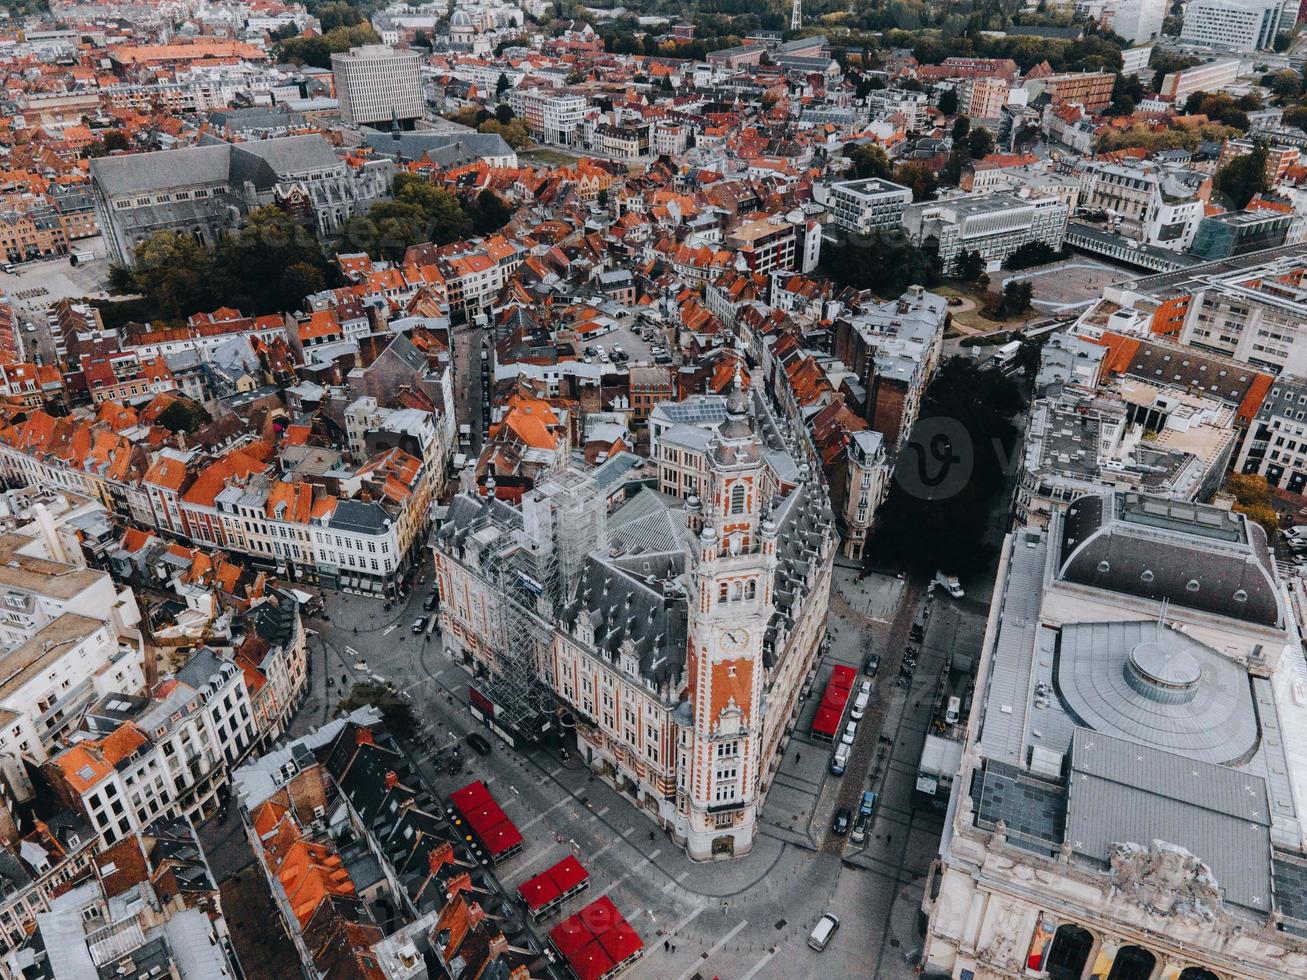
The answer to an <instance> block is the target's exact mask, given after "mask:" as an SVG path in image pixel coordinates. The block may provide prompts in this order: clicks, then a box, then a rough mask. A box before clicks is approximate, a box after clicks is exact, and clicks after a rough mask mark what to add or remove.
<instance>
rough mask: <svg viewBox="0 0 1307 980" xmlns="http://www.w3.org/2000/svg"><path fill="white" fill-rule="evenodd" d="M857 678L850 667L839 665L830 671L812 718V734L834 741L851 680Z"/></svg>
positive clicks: (846, 703)
mask: <svg viewBox="0 0 1307 980" xmlns="http://www.w3.org/2000/svg"><path fill="white" fill-rule="evenodd" d="M857 679H858V672H857V671H855V670H854V669H853V668H852V667H845V666H843V665H840V666H838V667H836V668H835V669H834V670H832V671H831V674H830V680H829V681H827V682H826V690H825V691H824V692H823V693H822V696H821V704H820V705H819V706H818V707H817V713H816V714H815V715H814V716H813V718H812V730H811V731H812V735H813V737H814V738H819V739H823V740H824V741H827V742H833V741H835V735H836V733H837V732H838V731H839V730H840V719H841V718H843V717H844V709H845V708H846V707H847V706H848V703H849V694H850V693H851V692H852V690H853V682H854V681H856V680H857Z"/></svg>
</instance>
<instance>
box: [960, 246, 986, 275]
mask: <svg viewBox="0 0 1307 980" xmlns="http://www.w3.org/2000/svg"><path fill="white" fill-rule="evenodd" d="M984 271H985V263H984V260H983V259H981V257H980V253H979V252H977V251H975V250H974V249H973V250H970V251H968V250H967V249H963V250H962V251H961V252H960V253H959V254H958V263H957V277H958V278H959V279H962V280H964V281H965V282H975V281H976V280H977V279H979V278H980V274H981V273H982V272H984Z"/></svg>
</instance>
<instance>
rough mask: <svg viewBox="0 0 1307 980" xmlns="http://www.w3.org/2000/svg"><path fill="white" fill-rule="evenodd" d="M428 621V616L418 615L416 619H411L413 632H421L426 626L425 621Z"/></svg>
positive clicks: (429, 619) (429, 618)
mask: <svg viewBox="0 0 1307 980" xmlns="http://www.w3.org/2000/svg"><path fill="white" fill-rule="evenodd" d="M430 621H431V617H430V616H419V617H418V618H417V619H415V620H413V632H414V633H421V632H422V631H423V630H424V629H426V628H427V623H428V622H430Z"/></svg>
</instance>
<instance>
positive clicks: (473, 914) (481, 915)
mask: <svg viewBox="0 0 1307 980" xmlns="http://www.w3.org/2000/svg"><path fill="white" fill-rule="evenodd" d="M485 917H486V910H485V909H483V908H482V907H481V903H480V902H468V904H467V927H468V931H471V930H473V929H475V928H476V927H477V926H479V925H480V924H481V923H482V922H483V921H484V920H485Z"/></svg>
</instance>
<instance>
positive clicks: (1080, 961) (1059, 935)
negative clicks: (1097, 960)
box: [1044, 922, 1094, 980]
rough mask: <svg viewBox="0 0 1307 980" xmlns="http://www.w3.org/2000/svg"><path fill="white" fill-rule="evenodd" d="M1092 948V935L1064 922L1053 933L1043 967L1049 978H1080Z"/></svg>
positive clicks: (1054, 979)
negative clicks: (1051, 942)
mask: <svg viewBox="0 0 1307 980" xmlns="http://www.w3.org/2000/svg"><path fill="white" fill-rule="evenodd" d="M1093 948H1094V937H1093V936H1092V935H1090V934H1089V932H1088V931H1087V930H1085V929H1082V928H1080V926H1077V925H1073V924H1072V923H1069V922H1068V923H1066V924H1065V925H1062V926H1059V927H1058V930H1057V932H1056V933H1054V935H1053V945H1052V946H1051V947H1050V948H1049V951H1048V959H1047V960H1046V961H1045V963H1044V968H1045V969H1046V970H1047V971H1048V976H1049V980H1080V975H1081V974H1082V973H1084V972H1085V965H1086V964H1087V963H1088V962H1089V954H1090V952H1091V951H1092V950H1093Z"/></svg>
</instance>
